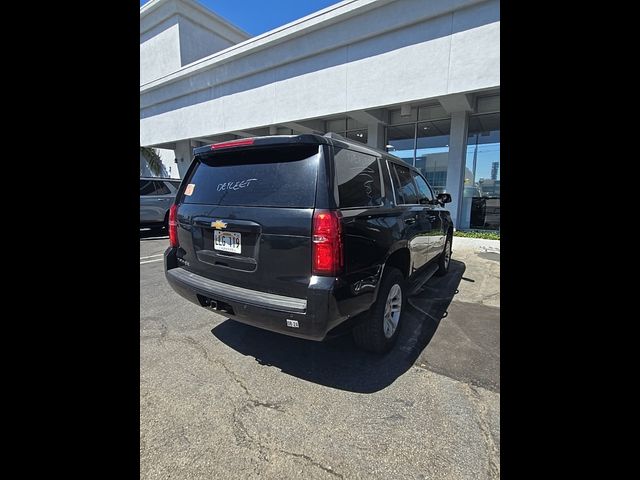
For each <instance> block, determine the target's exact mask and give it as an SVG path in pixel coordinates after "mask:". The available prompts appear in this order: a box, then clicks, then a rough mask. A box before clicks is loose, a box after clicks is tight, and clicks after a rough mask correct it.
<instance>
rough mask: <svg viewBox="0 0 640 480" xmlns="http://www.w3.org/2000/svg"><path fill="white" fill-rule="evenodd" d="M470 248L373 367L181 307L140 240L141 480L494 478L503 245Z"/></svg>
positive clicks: (458, 249)
mask: <svg viewBox="0 0 640 480" xmlns="http://www.w3.org/2000/svg"><path fill="white" fill-rule="evenodd" d="M466 240H467V239H459V238H454V242H453V249H454V252H453V260H452V264H451V270H450V272H449V274H448V275H447V276H445V277H438V278H432V279H431V280H430V281H429V282H427V284H426V285H425V286H424V287H423V289H422V290H421V291H420V292H418V294H416V295H414V296H413V297H411V298H410V299H409V306H408V307H407V310H406V311H405V313H404V317H403V321H404V325H403V327H402V331H401V334H400V337H399V339H398V343H397V344H396V346H395V348H394V350H393V351H391V352H390V353H388V354H387V355H384V356H379V355H374V354H369V353H365V352H361V351H359V350H358V349H357V348H356V347H355V346H354V344H353V341H352V340H351V337H350V336H348V335H347V336H343V337H339V338H336V339H334V340H331V341H328V342H322V343H317V342H311V341H307V340H301V339H296V338H292V337H287V336H284V335H278V334H275V333H271V332H267V331H263V330H260V329H257V328H254V327H250V326H247V325H243V324H240V323H237V322H234V321H232V320H229V319H226V318H225V317H224V316H221V315H218V314H215V313H213V312H210V311H207V310H205V309H203V308H201V307H198V306H196V305H193V304H191V303H189V302H187V301H186V300H184V299H183V298H182V297H180V296H179V295H177V294H176V293H174V292H173V290H172V289H171V288H170V287H169V285H168V284H167V282H166V280H165V278H164V273H163V262H162V253H163V252H164V250H165V249H166V247H167V245H168V239H167V237H166V236H158V234H157V233H156V232H151V231H141V234H140V477H141V478H142V479H155V478H172V479H183V478H184V479H196V478H197V479H199V478H207V479H212V478H214V479H217V478H220V479H235V478H242V479H244V478H247V479H253V478H274V479H275V478H278V479H282V478H305V479H307V478H310V479H315V478H345V479H347V478H384V479H388V478H403V479H405V478H406V479H445V478H446V479H489V478H491V479H494V478H499V476H500V464H499V461H500V308H499V305H500V293H499V292H500V290H499V281H500V247H499V245H500V243H499V242H497V241H493V242H490V241H489V242H466Z"/></svg>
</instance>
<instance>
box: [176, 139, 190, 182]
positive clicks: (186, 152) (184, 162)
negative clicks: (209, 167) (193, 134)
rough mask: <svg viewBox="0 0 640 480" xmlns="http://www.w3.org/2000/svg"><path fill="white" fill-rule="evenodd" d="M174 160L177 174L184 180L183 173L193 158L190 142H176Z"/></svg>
mask: <svg viewBox="0 0 640 480" xmlns="http://www.w3.org/2000/svg"><path fill="white" fill-rule="evenodd" d="M174 152H175V154H176V159H177V160H178V163H177V166H178V172H179V173H180V178H184V175H185V173H187V169H188V168H189V165H191V159H192V158H193V146H192V142H191V140H180V141H179V142H176V149H175V150H174Z"/></svg>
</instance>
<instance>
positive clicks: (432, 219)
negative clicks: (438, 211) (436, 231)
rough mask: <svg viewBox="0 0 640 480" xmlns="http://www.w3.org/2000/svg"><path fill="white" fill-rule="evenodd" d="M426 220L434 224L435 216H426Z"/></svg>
mask: <svg viewBox="0 0 640 480" xmlns="http://www.w3.org/2000/svg"><path fill="white" fill-rule="evenodd" d="M427 218H428V219H429V220H431V221H432V222H435V220H436V216H435V215H427Z"/></svg>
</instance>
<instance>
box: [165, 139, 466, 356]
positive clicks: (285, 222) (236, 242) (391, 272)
mask: <svg viewBox="0 0 640 480" xmlns="http://www.w3.org/2000/svg"><path fill="white" fill-rule="evenodd" d="M450 201H451V196H450V195H449V194H447V193H443V194H440V195H438V196H437V197H434V195H433V192H432V190H431V188H430V187H429V184H428V183H427V181H426V180H425V179H424V177H423V176H422V175H421V174H420V172H419V171H418V170H417V169H415V168H414V167H411V166H409V165H407V164H406V163H405V162H403V161H402V160H400V159H399V158H396V157H394V156H392V155H389V154H388V153H385V152H382V151H379V150H375V149H372V148H370V147H367V146H365V145H363V144H360V143H357V142H352V141H350V140H347V139H344V138H342V137H339V136H336V135H335V134H327V135H325V136H319V135H292V136H269V137H255V138H245V139H240V140H234V141H230V142H222V143H217V144H214V145H209V146H206V147H199V148H196V149H194V159H193V162H192V163H191V166H190V167H189V170H188V172H187V174H186V175H185V178H184V180H183V181H182V184H181V186H180V189H179V190H178V193H177V196H176V201H175V204H174V205H173V206H172V207H171V209H170V217H169V238H170V243H171V246H170V247H169V249H167V251H166V252H165V257H164V258H165V273H166V277H167V280H168V281H169V283H170V284H171V286H172V287H173V288H174V290H175V291H176V292H178V293H179V294H180V295H182V296H183V297H185V298H187V299H188V300H190V301H192V302H194V303H196V304H198V305H201V306H203V307H206V308H210V309H213V310H215V311H217V312H221V313H223V314H224V315H225V316H227V317H229V318H231V319H233V320H237V321H239V322H243V323H247V324H249V325H254V326H256V327H260V328H264V329H267V330H272V331H275V332H280V333H285V334H288V335H293V336H296V337H302V338H307V339H312V340H323V339H325V338H326V337H328V336H332V335H334V334H339V333H341V332H343V331H344V330H345V329H352V330H353V336H354V339H355V342H356V344H358V345H359V346H360V347H362V348H364V349H367V350H370V351H374V352H384V351H386V350H388V349H389V348H391V346H392V345H393V343H394V342H395V340H396V338H397V336H398V331H399V328H400V326H401V324H402V321H401V313H402V311H403V310H404V306H405V302H406V299H407V296H408V295H409V294H410V293H411V292H412V291H415V289H417V288H418V287H419V286H420V285H421V284H422V283H424V282H425V281H426V280H427V279H428V278H429V277H431V275H433V274H437V275H443V274H445V273H446V272H447V270H448V268H449V261H450V258H451V240H452V234H453V225H452V222H451V217H450V215H449V212H447V211H446V210H445V209H444V208H443V207H444V204H445V203H447V202H450Z"/></svg>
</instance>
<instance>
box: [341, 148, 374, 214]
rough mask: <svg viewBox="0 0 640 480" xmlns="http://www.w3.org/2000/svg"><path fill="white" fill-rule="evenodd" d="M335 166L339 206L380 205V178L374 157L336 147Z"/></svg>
mask: <svg viewBox="0 0 640 480" xmlns="http://www.w3.org/2000/svg"><path fill="white" fill-rule="evenodd" d="M335 166H336V183H337V185H338V195H339V197H340V208H348V207H375V206H379V205H382V195H383V192H382V188H381V185H382V179H381V178H380V164H379V162H378V159H377V158H376V157H374V156H373V155H366V154H364V153H360V152H354V151H352V150H347V149H336V153H335Z"/></svg>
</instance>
